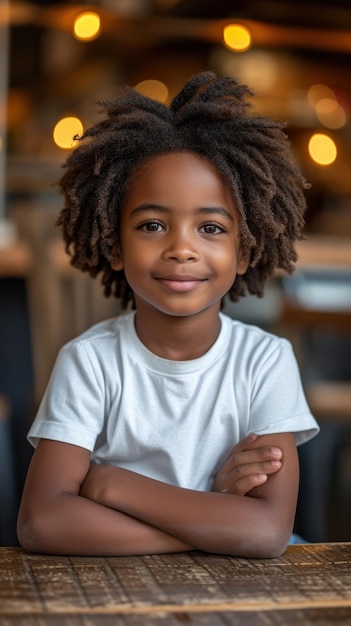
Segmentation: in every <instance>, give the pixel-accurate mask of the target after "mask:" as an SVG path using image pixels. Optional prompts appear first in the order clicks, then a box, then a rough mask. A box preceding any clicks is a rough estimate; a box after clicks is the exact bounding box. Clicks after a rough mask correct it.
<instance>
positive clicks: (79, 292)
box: [0, 0, 351, 545]
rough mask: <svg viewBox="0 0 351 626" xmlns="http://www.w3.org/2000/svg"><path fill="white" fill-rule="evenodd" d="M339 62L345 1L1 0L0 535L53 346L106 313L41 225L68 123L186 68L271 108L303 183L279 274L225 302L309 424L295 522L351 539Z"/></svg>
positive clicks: (349, 157)
mask: <svg viewBox="0 0 351 626" xmlns="http://www.w3.org/2000/svg"><path fill="white" fill-rule="evenodd" d="M350 67H351V3H350V0H333V2H328V1H322V0H316V1H311V0H310V1H305V0H100V1H96V2H93V3H91V4H88V3H85V2H83V3H80V4H77V3H75V2H71V1H70V0H66V1H61V2H44V1H41V0H30V1H29V0H28V1H27V0H24V1H18V2H17V1H14V0H0V501H1V511H0V544H2V545H16V535H15V531H14V528H15V518H16V512H17V507H18V500H19V497H20V493H21V490H22V486H23V481H24V477H25V473H26V470H27V467H28V463H29V460H30V457H31V449H30V447H29V444H27V442H26V433H27V430H28V428H29V425H30V423H31V421H32V420H33V418H34V416H35V413H36V410H37V407H38V403H39V401H40V398H41V396H42V394H43V391H44V389H45V386H46V384H47V382H48V378H49V376H50V372H51V368H52V366H53V363H54V360H55V357H56V354H57V351H58V349H59V348H60V346H61V345H62V344H63V343H64V342H66V341H67V340H69V339H70V338H71V337H73V336H75V335H77V334H78V333H79V332H81V331H83V330H85V328H87V327H88V326H90V325H91V324H93V323H94V322H96V321H99V320H100V319H103V318H105V317H107V316H111V315H115V314H118V312H119V306H118V302H117V301H109V300H106V299H104V298H103V296H102V293H101V292H102V289H101V287H100V284H99V281H98V280H97V281H93V280H91V279H87V278H86V277H85V276H84V275H80V274H79V272H78V271H76V270H74V269H72V268H71V267H70V265H69V261H68V259H67V257H66V254H65V252H64V250H63V247H62V244H61V241H60V238H59V236H58V233H57V232H56V230H55V226H54V223H55V217H56V215H57V213H58V211H59V209H60V207H61V197H60V196H59V195H58V193H57V191H56V189H55V182H56V181H57V180H58V178H59V177H60V175H61V169H60V166H61V163H62V162H63V161H64V160H65V158H66V157H67V155H68V153H69V151H70V150H71V149H72V147H73V145H74V142H73V139H72V137H73V136H74V135H75V134H76V133H81V132H82V130H83V129H84V128H86V127H87V126H89V125H91V124H92V123H94V122H96V121H97V120H98V119H99V115H100V113H99V107H98V106H96V104H95V102H96V100H98V99H103V98H104V97H110V96H113V95H114V93H115V91H116V88H117V87H118V86H119V85H120V84H125V83H128V84H130V85H132V86H134V87H136V88H137V89H139V90H140V91H142V92H143V93H145V94H147V95H149V96H151V97H153V98H155V99H159V100H161V101H164V102H169V101H170V100H171V99H172V97H173V96H174V95H175V94H176V93H177V91H178V90H179V89H180V88H181V87H182V85H183V83H184V82H185V80H187V79H188V78H189V77H190V75H192V74H193V73H195V72H197V71H200V70H202V69H213V70H215V71H216V72H217V73H218V74H224V75H231V76H234V77H236V78H238V79H240V80H242V81H243V82H246V83H248V84H249V85H250V86H251V87H252V88H253V90H254V91H255V92H256V96H255V100H254V103H255V109H256V110H258V111H259V112H261V113H264V114H269V115H271V116H273V117H274V118H275V119H278V120H285V121H286V122H287V128H286V132H287V134H288V137H289V139H290V142H291V146H292V150H293V153H294V156H295V159H296V161H297V163H298V164H299V166H300V167H301V169H302V171H303V174H304V176H305V177H306V178H307V180H308V181H309V182H310V183H311V188H310V189H309V190H308V191H307V193H306V195H307V201H308V212H307V216H306V228H305V231H306V232H305V234H306V239H305V240H304V241H303V242H301V243H300V244H299V246H298V253H299V260H298V263H297V269H296V272H295V274H294V275H293V276H292V277H286V276H283V275H277V276H276V277H274V279H272V280H271V281H270V282H269V284H268V285H267V291H266V295H265V297H264V298H263V299H257V298H252V297H247V298H245V299H243V300H242V301H241V302H240V303H238V304H237V305H233V304H230V303H227V305H226V308H225V311H226V312H227V313H228V315H231V316H233V317H238V318H240V319H243V320H245V321H248V322H252V323H255V324H258V325H260V326H262V327H264V328H267V329H268V330H272V331H273V332H275V333H277V334H280V335H282V336H286V337H288V338H289V339H290V340H291V341H292V342H293V345H294V348H295V352H296V356H297V358H298V361H299V364H300V368H301V375H302V380H303V384H304V387H305V390H306V394H307V397H308V400H309V402H310V405H311V408H312V411H313V412H314V414H315V415H316V417H317V419H318V421H319V422H320V425H321V434H320V435H319V436H318V438H317V439H315V440H313V441H312V442H311V443H308V444H306V445H305V446H302V448H301V449H300V460H301V489H300V498H299V506H298V513H297V519H296V530H297V532H299V533H300V534H302V535H303V536H304V537H305V538H306V539H307V540H309V541H313V542H314V541H350V540H351V432H350V431H351V118H350V115H351V79H350V75H351V74H350ZM281 408H282V411H284V406H282V407H281Z"/></svg>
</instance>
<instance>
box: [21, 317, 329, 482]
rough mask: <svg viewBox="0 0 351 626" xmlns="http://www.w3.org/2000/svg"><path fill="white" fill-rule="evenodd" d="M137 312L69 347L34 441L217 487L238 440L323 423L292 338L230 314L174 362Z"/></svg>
mask: <svg viewBox="0 0 351 626" xmlns="http://www.w3.org/2000/svg"><path fill="white" fill-rule="evenodd" d="M134 316H135V313H129V314H126V315H122V316H121V317H118V318H115V319H111V320H107V321H105V322H102V323H100V324H97V325H95V326H93V327H92V328H91V329H89V330H88V331H86V332H85V333H83V334H82V335H81V336H79V337H77V338H76V339H74V340H73V341H71V342H70V343H68V344H67V345H66V346H64V347H63V348H62V349H61V351H60V354H59V356H58V359H57V362H56V364H55V367H54V370H53V373H52V376H51V379H50V382H49V385H48V388H47V390H46V393H45V395H44V397H43V400H42V403H41V406H40V408H39V411H38V414H37V417H36V419H35V420H34V422H33V425H32V427H31V429H30V431H29V434H28V439H29V441H30V442H31V443H32V445H34V446H35V445H36V444H37V441H38V439H39V438H46V439H54V440H57V441H63V442H66V443H70V444H74V445H77V446H81V447H83V448H86V449H88V450H90V451H91V459H92V461H95V462H97V463H107V464H112V465H117V466H119V467H124V468H127V469H130V470H133V471H135V472H138V473H140V474H144V475H146V476H150V477H152V478H156V479H158V480H161V481H163V482H167V483H170V484H174V485H179V486H181V487H186V488H191V489H197V490H201V491H209V490H210V489H211V486H212V482H213V479H214V476H215V474H216V473H217V471H218V470H219V469H220V467H221V466H222V465H223V463H224V461H225V459H226V458H227V456H228V454H229V452H230V450H231V448H232V447H233V446H234V445H235V444H236V443H238V442H239V441H240V440H241V439H242V438H243V437H244V436H245V435H247V434H248V433H258V434H268V433H280V432H293V433H295V438H296V443H297V444H300V443H303V442H304V441H308V439H310V438H312V437H313V436H314V435H316V434H317V432H318V426H317V423H316V421H315V420H314V418H313V417H312V415H311V413H310V411H309V408H308V406H307V403H306V400H305V397H304V393H303V390H302V385H301V381H300V375H299V371H298V368H297V364H296V361H295V357H294V355H293V352H292V348H291V345H290V343H289V342H288V341H287V340H286V339H281V338H278V337H275V336H274V335H271V334H269V333H267V332H265V331H263V330H261V329H259V328H257V327H255V326H249V325H246V324H243V323H241V322H237V321H233V320H231V319H230V318H229V317H227V316H225V315H223V314H221V316H220V317H221V330H220V334H219V336H218V338H217V340H216V342H215V343H214V344H213V346H212V347H211V348H210V350H208V352H206V354H204V355H203V356H202V357H200V358H198V359H194V360H190V361H172V360H167V359H163V358H160V357H158V356H156V355H155V354H153V353H152V352H150V351H149V350H148V349H147V348H146V347H145V346H144V345H143V344H142V343H141V341H140V340H139V338H138V336H137V334H136V331H135V327H134Z"/></svg>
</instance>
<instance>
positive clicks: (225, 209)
mask: <svg viewBox="0 0 351 626" xmlns="http://www.w3.org/2000/svg"><path fill="white" fill-rule="evenodd" d="M114 257H115V260H114V262H113V263H112V267H113V269H115V270H120V269H122V268H123V269H124V272H125V276H126V279H127V281H128V283H129V285H130V287H131V288H132V290H133V293H134V298H135V303H136V309H137V314H138V312H140V311H142V310H143V309H145V308H146V309H148V311H149V313H150V311H151V310H153V311H154V312H155V313H156V312H157V314H158V315H160V314H161V315H166V316H181V317H187V316H196V315H201V314H204V313H208V312H211V313H213V312H216V314H218V311H219V309H220V304H221V299H222V297H223V296H224V295H225V294H226V293H227V292H228V290H229V289H230V287H231V286H232V284H233V282H234V280H235V276H236V274H243V273H245V271H246V269H247V266H248V261H247V260H246V258H245V255H244V254H243V252H242V251H241V249H240V242H239V218H238V213H237V211H236V208H235V206H234V203H233V200H232V196H231V193H230V189H229V186H228V185H227V183H226V182H225V181H224V179H223V178H222V177H221V176H220V175H219V174H218V172H217V170H216V169H215V167H214V166H213V165H212V164H211V163H210V162H208V161H207V160H205V159H204V158H202V157H201V156H199V155H197V154H195V153H192V152H180V153H179V152H174V153H173V152H172V153H167V154H164V155H159V156H155V157H152V158H150V159H149V160H148V161H147V162H145V163H144V164H143V165H141V166H140V167H139V168H138V169H137V171H136V172H135V173H134V175H133V176H132V178H131V181H130V185H129V191H128V194H127V197H126V199H125V202H124V206H123V209H122V216H121V230H120V244H119V245H116V246H115V249H114Z"/></svg>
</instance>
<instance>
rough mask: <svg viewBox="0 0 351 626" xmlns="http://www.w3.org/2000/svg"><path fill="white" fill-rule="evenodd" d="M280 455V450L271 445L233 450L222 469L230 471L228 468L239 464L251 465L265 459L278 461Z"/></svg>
mask: <svg viewBox="0 0 351 626" xmlns="http://www.w3.org/2000/svg"><path fill="white" fill-rule="evenodd" d="M282 456H283V453H282V451H281V450H280V449H279V448H275V447H273V446H266V447H264V448H254V449H253V450H245V451H241V452H238V451H236V450H233V451H232V453H231V454H230V456H229V457H228V459H227V461H226V462H225V464H224V465H223V469H225V470H226V471H230V468H234V467H236V466H239V465H252V464H254V463H262V462H266V461H280V460H281V459H282Z"/></svg>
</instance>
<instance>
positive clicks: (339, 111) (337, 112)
mask: <svg viewBox="0 0 351 626" xmlns="http://www.w3.org/2000/svg"><path fill="white" fill-rule="evenodd" d="M315 110H316V115H317V117H318V119H319V121H320V122H321V124H323V125H324V126H326V127H327V128H332V129H336V128H342V127H343V126H345V124H346V120H347V116H346V113H345V111H344V109H343V107H342V106H341V105H340V104H339V102H337V101H336V100H334V99H333V98H322V99H321V100H319V101H318V102H317V104H316V106H315Z"/></svg>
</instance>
